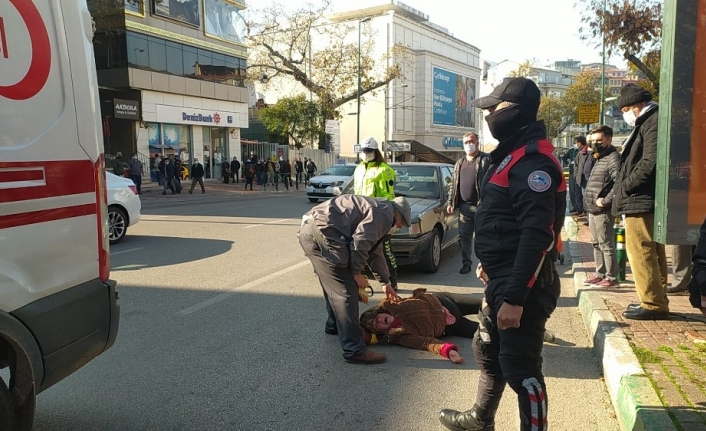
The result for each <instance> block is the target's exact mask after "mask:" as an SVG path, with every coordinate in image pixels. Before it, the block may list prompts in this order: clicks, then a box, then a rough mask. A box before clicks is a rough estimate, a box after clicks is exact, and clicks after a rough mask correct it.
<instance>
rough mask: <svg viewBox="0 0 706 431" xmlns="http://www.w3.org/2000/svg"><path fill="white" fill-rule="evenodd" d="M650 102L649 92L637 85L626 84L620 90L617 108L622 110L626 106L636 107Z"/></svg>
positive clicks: (650, 95)
mask: <svg viewBox="0 0 706 431" xmlns="http://www.w3.org/2000/svg"><path fill="white" fill-rule="evenodd" d="M650 100H652V94H651V93H650V92H649V91H647V90H645V89H644V88H642V87H640V86H639V85H637V84H628V85H626V86H624V87H623V88H621V89H620V98H618V108H619V109H623V108H625V107H626V106H632V105H636V104H638V103H641V102H649V101H650Z"/></svg>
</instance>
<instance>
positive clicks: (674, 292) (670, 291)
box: [667, 286, 689, 296]
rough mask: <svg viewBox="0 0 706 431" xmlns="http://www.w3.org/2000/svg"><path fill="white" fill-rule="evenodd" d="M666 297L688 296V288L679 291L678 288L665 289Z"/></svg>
mask: <svg viewBox="0 0 706 431" xmlns="http://www.w3.org/2000/svg"><path fill="white" fill-rule="evenodd" d="M667 295H672V296H688V295H689V289H688V288H686V287H685V288H683V289H680V288H678V287H671V286H670V287H668V288H667Z"/></svg>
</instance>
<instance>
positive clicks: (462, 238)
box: [446, 132, 492, 274]
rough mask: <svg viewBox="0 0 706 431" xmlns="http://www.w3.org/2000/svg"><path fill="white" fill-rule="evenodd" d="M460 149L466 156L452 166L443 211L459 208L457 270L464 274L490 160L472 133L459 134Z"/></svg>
mask: <svg viewBox="0 0 706 431" xmlns="http://www.w3.org/2000/svg"><path fill="white" fill-rule="evenodd" d="M463 151H464V153H466V155H465V156H464V157H462V158H461V159H459V160H458V161H457V162H456V165H455V166H454V174H453V179H452V180H451V190H450V192H449V199H448V201H447V203H446V211H447V212H448V213H449V214H452V213H453V212H454V209H456V208H458V209H459V211H460V214H459V221H458V243H459V245H460V246H461V259H462V264H463V266H462V267H461V271H460V273H461V274H468V273H469V272H471V269H472V268H473V263H472V261H471V258H472V256H473V229H474V226H475V214H476V208H477V207H478V202H479V201H480V185H481V182H482V181H483V177H485V173H486V172H488V168H489V167H490V165H491V164H492V162H491V159H490V154H486V153H482V152H480V151H479V150H478V135H477V134H475V133H474V132H469V133H466V134H465V135H463Z"/></svg>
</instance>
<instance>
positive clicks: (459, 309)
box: [434, 292, 483, 338]
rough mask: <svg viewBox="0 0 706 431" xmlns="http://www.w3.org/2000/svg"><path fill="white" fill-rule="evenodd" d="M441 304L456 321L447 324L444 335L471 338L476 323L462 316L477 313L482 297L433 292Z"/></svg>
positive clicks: (476, 326) (475, 328) (476, 327)
mask: <svg viewBox="0 0 706 431" xmlns="http://www.w3.org/2000/svg"><path fill="white" fill-rule="evenodd" d="M434 295H436V297H437V298H439V301H440V302H441V305H443V306H444V307H446V309H447V310H449V312H450V313H451V314H453V315H454V317H455V318H456V323H454V324H453V325H447V326H446V331H445V332H444V334H446V335H456V336H458V337H464V338H473V336H474V335H475V333H476V331H477V330H478V323H477V322H474V321H472V320H469V319H466V318H465V317H464V316H471V315H477V314H478V312H479V311H480V308H481V305H482V303H483V299H481V298H479V297H477V296H473V295H463V294H456V293H449V292H439V293H435V294H434Z"/></svg>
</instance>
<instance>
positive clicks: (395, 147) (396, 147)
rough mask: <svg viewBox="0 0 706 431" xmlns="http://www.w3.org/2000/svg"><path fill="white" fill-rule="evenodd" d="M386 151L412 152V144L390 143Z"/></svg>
mask: <svg viewBox="0 0 706 431" xmlns="http://www.w3.org/2000/svg"><path fill="white" fill-rule="evenodd" d="M386 147H387V148H386V151H412V144H410V143H409V142H388V143H387V145H386Z"/></svg>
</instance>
